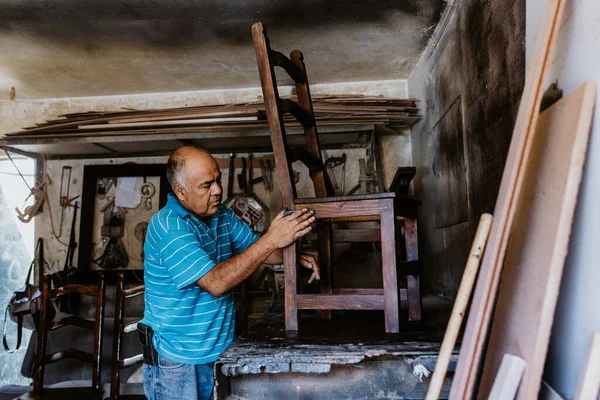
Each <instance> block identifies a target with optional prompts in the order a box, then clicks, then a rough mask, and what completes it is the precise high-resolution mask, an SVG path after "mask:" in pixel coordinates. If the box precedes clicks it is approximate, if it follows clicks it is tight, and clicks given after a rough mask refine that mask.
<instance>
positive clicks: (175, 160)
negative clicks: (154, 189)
mask: <svg viewBox="0 0 600 400" xmlns="http://www.w3.org/2000/svg"><path fill="white" fill-rule="evenodd" d="M167 178H168V179H169V183H170V184H171V186H172V187H173V192H174V193H175V196H177V200H179V202H180V203H181V205H182V206H183V207H185V208H186V209H187V210H188V211H190V212H191V213H193V214H194V215H196V216H197V217H199V218H202V217H208V216H210V215H213V214H214V213H216V212H217V211H218V210H219V206H220V204H221V195H222V194H223V187H222V186H221V171H220V170H219V165H218V163H217V161H216V160H215V159H214V158H213V157H212V156H211V155H210V154H209V153H208V152H207V151H206V150H204V149H200V148H198V147H193V146H185V147H181V148H179V149H177V150H176V151H175V152H174V153H173V154H172V155H171V157H169V161H167Z"/></svg>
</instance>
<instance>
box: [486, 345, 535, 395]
mask: <svg viewBox="0 0 600 400" xmlns="http://www.w3.org/2000/svg"><path fill="white" fill-rule="evenodd" d="M525 367H527V362H526V361H525V360H523V359H522V358H520V357H517V356H513V355H512V354H505V355H504V357H503V358H502V364H501V365H500V369H499V370H498V374H497V375H496V379H495V380H494V386H493V387H492V391H491V392H490V396H489V397H488V400H513V399H514V398H515V395H516V394H517V389H518V388H519V383H520V382H521V378H522V377H523V372H524V371H525Z"/></svg>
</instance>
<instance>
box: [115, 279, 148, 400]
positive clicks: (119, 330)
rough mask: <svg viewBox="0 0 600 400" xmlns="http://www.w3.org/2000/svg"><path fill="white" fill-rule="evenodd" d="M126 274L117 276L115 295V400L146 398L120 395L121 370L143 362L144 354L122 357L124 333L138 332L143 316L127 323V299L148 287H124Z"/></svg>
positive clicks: (139, 293)
mask: <svg viewBox="0 0 600 400" xmlns="http://www.w3.org/2000/svg"><path fill="white" fill-rule="evenodd" d="M123 279H124V274H123V273H122V272H119V273H117V278H116V285H115V286H116V295H115V323H114V327H113V348H112V368H111V380H110V399H111V400H115V399H118V398H123V397H126V398H140V399H141V398H144V399H145V397H144V396H143V395H140V396H136V395H126V396H121V395H120V387H121V378H120V371H121V369H123V368H129V367H133V366H136V365H140V364H142V362H143V361H144V360H143V356H142V354H141V353H140V354H136V355H134V356H132V357H128V358H122V357H121V339H122V335H124V334H127V333H132V332H137V323H138V322H140V321H141V318H140V319H139V320H137V321H132V322H128V323H125V300H127V299H131V298H133V297H136V296H139V295H143V294H144V291H145V289H146V287H145V286H144V285H138V286H135V287H132V288H129V289H125V288H124V284H123Z"/></svg>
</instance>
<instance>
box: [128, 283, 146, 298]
mask: <svg viewBox="0 0 600 400" xmlns="http://www.w3.org/2000/svg"><path fill="white" fill-rule="evenodd" d="M144 290H146V286H144V285H140V286H136V287H132V288H129V289H123V297H125V298H126V299H129V298H131V297H135V296H137V295H140V294H142V293H144Z"/></svg>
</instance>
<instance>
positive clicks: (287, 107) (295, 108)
mask: <svg viewBox="0 0 600 400" xmlns="http://www.w3.org/2000/svg"><path fill="white" fill-rule="evenodd" d="M279 108H280V109H281V110H282V111H283V112H284V113H290V114H292V115H293V116H294V118H296V120H297V121H298V122H300V123H301V124H302V126H304V127H306V128H310V127H313V126H315V118H313V116H312V115H311V114H310V113H309V112H307V111H306V110H305V109H303V108H302V107H300V106H299V105H298V103H296V102H295V101H293V100H290V99H280V100H279Z"/></svg>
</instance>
